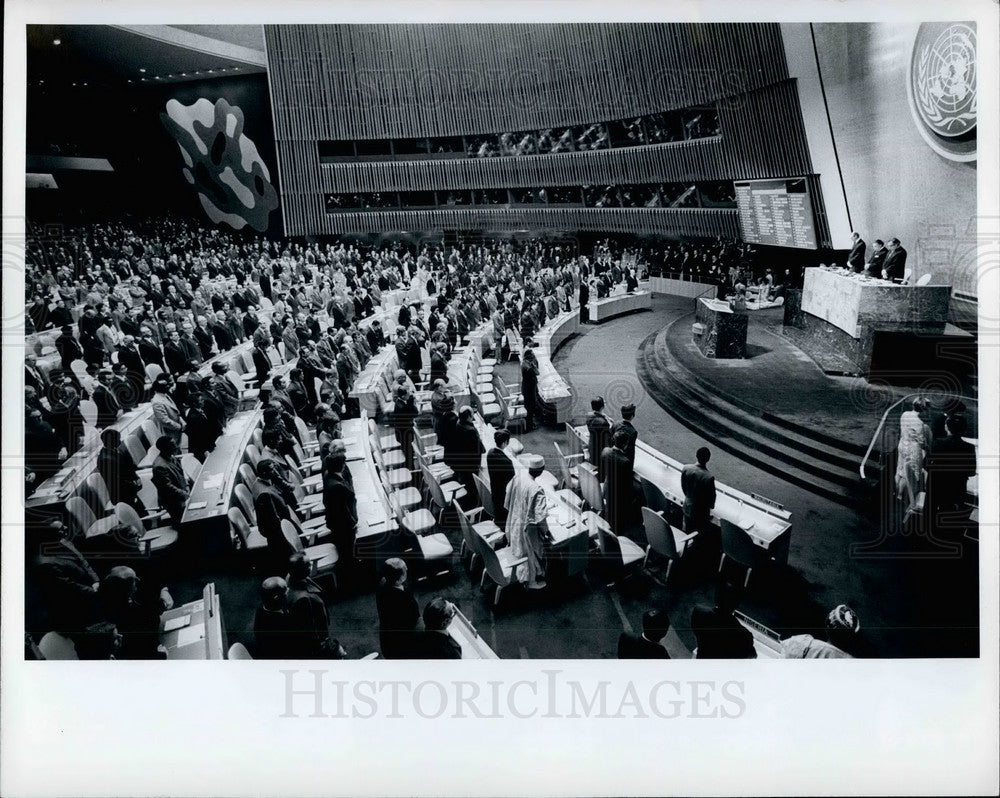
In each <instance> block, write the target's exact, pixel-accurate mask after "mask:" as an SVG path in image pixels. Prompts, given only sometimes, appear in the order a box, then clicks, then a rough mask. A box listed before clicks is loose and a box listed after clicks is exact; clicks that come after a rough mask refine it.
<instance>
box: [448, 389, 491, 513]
mask: <svg viewBox="0 0 1000 798" xmlns="http://www.w3.org/2000/svg"><path fill="white" fill-rule="evenodd" d="M444 447H445V449H444V461H445V462H446V463H447V464H448V465H449V466H450V467H451V469H452V470H453V471H454V472H455V476H456V477H457V478H458V480H459V481H460V482H461V483H462V484H463V485H464V486H465V491H466V496H465V499H463V500H460V503H461V504H463V505H464V504H467V503H469V504H468V506H469V507H474V506H475V505H476V504H478V502H477V501H475V500H474V499H473V497H474V496H476V495H477V492H476V483H475V482H474V481H473V479H472V475H473V474H478V473H479V470H480V468H481V466H482V457H483V452H484V451H485V450H484V449H483V442H482V440H481V439H480V437H479V431H478V430H477V429H476V425H475V423H474V422H473V419H472V408H471V407H468V406H465V407H463V408H462V410H461V412H460V413H459V414H458V423H456V424H455V429H454V430H453V432H452V434H451V435H450V436H449V437H448V439H447V441H446V443H445V444H444Z"/></svg>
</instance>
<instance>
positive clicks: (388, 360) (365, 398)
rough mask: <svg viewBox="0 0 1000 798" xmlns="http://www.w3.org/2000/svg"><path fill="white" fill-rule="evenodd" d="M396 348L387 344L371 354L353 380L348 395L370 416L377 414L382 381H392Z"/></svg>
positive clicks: (395, 361) (373, 416)
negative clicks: (376, 352) (370, 357)
mask: <svg viewBox="0 0 1000 798" xmlns="http://www.w3.org/2000/svg"><path fill="white" fill-rule="evenodd" d="M396 363H397V358H396V349H395V348H394V347H393V346H392V345H391V344H387V345H386V346H383V347H382V349H381V351H380V352H378V354H375V355H372V359H371V360H369V361H368V363H367V364H366V365H365V367H364V368H363V369H362V370H361V373H360V374H359V375H358V376H357V379H355V380H354V385H353V386H352V387H351V392H350V394H349V396H350V397H351V398H352V399H357V400H358V404H359V405H360V407H361V409H362V410H363V411H364V412H365V413H367V414H368V415H369V416H371V417H372V418H375V416H376V415H377V414H378V409H379V406H380V404H381V398H382V385H383V383H390V382H392V374H393V372H394V371H395V370H396V367H397V366H396Z"/></svg>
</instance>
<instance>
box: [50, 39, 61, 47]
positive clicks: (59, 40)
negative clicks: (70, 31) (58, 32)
mask: <svg viewBox="0 0 1000 798" xmlns="http://www.w3.org/2000/svg"><path fill="white" fill-rule="evenodd" d="M52 43H53V44H54V45H55V46H56V47H58V46H59V45H60V44H62V39H53V40H52Z"/></svg>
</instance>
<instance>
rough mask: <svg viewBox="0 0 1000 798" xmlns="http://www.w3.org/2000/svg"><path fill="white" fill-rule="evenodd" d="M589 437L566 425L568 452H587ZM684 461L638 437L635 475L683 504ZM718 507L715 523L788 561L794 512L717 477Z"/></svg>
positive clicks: (772, 556) (778, 560) (771, 555)
mask: <svg viewBox="0 0 1000 798" xmlns="http://www.w3.org/2000/svg"><path fill="white" fill-rule="evenodd" d="M589 439H590V436H589V434H588V431H587V428H586V427H585V426H580V427H567V428H566V446H567V449H568V451H567V452H566V453H567V454H586V453H587V451H588V449H587V444H588V441H589ZM683 468H684V464H683V463H681V462H679V461H677V460H674V459H673V458H672V457H668V456H667V455H665V454H663V452H660V451H657V450H656V449H654V448H653V447H651V446H649V445H648V444H646V443H644V442H643V441H642V440H639V441H638V442H637V443H636V448H635V475H636V476H638V477H641V478H644V479H646V480H648V481H649V482H651V483H652V484H653V485H655V486H656V487H657V488H659V489H660V490H661V491H662V492H663V495H664V497H665V498H666V499H667V500H668V501H669V502H671V503H674V504H678V505H683V503H684V492H683V490H681V470H682V469H683ZM715 492H716V500H715V509H714V510H713V511H712V522H713V523H715V524H717V525H719V524H721V523H722V522H723V521H727V522H729V523H732V524H734V525H736V526H738V527H740V528H741V529H743V530H744V531H745V532H746V533H747V535H748V536H749V537H750V539H751V540H752V541H753V542H754V544H755V545H757V546H758V547H760V548H761V549H763V550H764V551H766V552H767V556H768V557H769V558H770V559H771V560H773V561H774V562H776V563H779V564H781V565H785V564H787V563H788V549H789V543H790V541H791V537H792V515H791V513H790V512H788V511H787V510H785V509H784V508H782V507H780V506H779V505H777V504H771V503H769V502H767V501H766V500H762V499H761V498H760V497H757V496H751V495H750V494H747V493H743V492H742V491H740V490H737V489H736V488H732V487H730V486H728V485H725V484H723V483H721V482H719V481H718V480H716V483H715Z"/></svg>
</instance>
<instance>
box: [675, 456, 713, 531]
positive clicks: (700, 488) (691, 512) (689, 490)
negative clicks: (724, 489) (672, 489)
mask: <svg viewBox="0 0 1000 798" xmlns="http://www.w3.org/2000/svg"><path fill="white" fill-rule="evenodd" d="M681 490H683V491H684V515H685V516H687V517H688V518H693V519H695V520H696V521H705V520H707V519H708V517H709V515H711V512H710V511H711V510H712V508H713V507H715V477H713V476H712V475H711V474H710V473H709V472H708V469H707V468H702V467H701V466H699V465H697V464H694V465H686V466H684V469H683V470H682V471H681Z"/></svg>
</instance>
